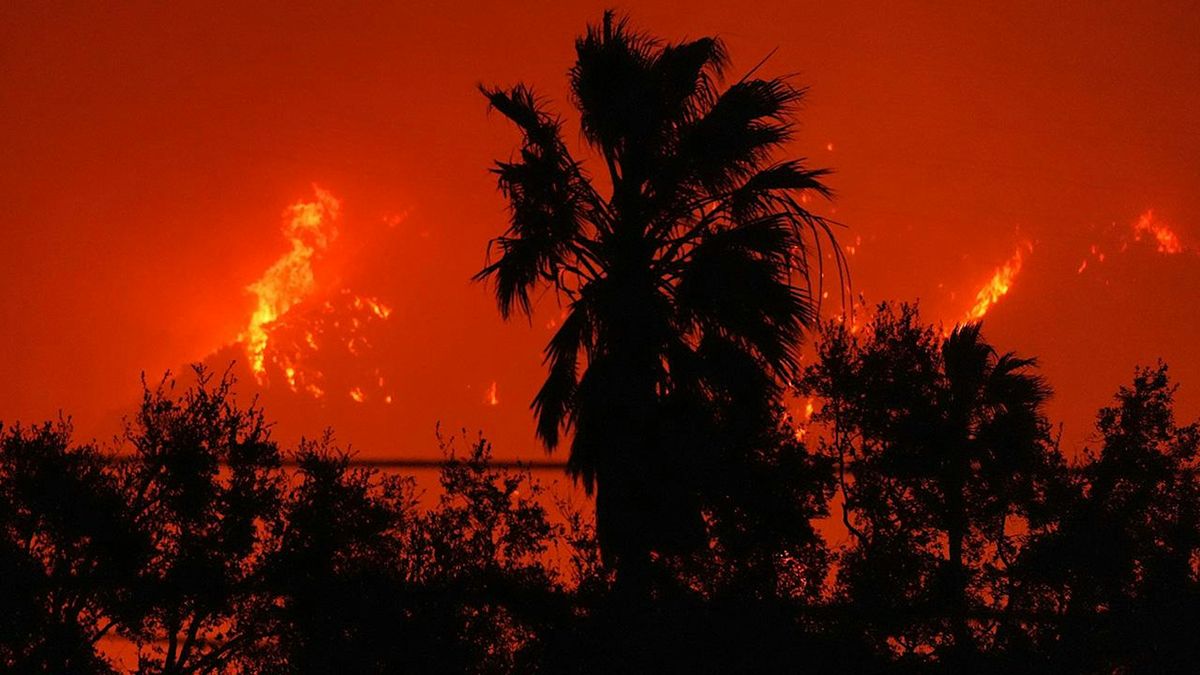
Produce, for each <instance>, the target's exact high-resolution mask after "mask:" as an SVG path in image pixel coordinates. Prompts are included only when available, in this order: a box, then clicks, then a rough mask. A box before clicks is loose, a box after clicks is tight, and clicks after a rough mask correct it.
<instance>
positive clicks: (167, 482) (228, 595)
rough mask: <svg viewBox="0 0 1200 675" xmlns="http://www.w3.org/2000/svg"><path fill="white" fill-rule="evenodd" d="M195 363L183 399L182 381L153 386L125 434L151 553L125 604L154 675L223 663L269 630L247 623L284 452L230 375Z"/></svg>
mask: <svg viewBox="0 0 1200 675" xmlns="http://www.w3.org/2000/svg"><path fill="white" fill-rule="evenodd" d="M194 370H195V376H196V383H195V384H194V385H193V386H191V387H188V388H187V389H186V390H184V391H183V392H182V393H181V394H175V392H174V391H173V388H174V385H175V383H174V381H169V382H166V381H165V382H163V383H161V384H159V385H158V386H157V387H155V388H153V389H152V388H149V387H146V388H145V390H144V394H143V398H142V403H141V407H140V409H139V410H138V413H137V415H136V416H135V417H134V418H133V419H132V420H131V421H130V423H129V426H128V430H127V431H126V442H127V443H128V445H129V446H130V447H131V448H132V451H133V456H132V461H130V462H129V463H128V464H127V465H126V467H127V470H126V472H125V474H124V476H123V477H122V480H123V490H124V494H125V498H126V499H127V501H128V504H129V508H131V509H132V512H133V522H134V523H135V524H136V526H137V527H138V528H139V529H140V530H142V531H143V532H144V533H146V535H147V536H148V537H149V538H150V541H151V545H152V553H151V555H150V557H149V560H148V561H147V564H146V565H145V566H144V567H143V569H142V570H141V572H140V575H139V577H138V580H137V584H136V585H135V586H134V589H133V591H134V592H133V593H131V595H130V598H129V601H128V602H127V603H126V604H125V605H124V606H122V607H121V608H120V611H121V613H122V615H123V616H122V619H123V628H125V630H126V632H127V634H128V636H129V637H130V638H131V639H133V640H134V641H136V642H137V643H138V645H139V661H140V669H141V670H143V671H148V672H163V673H182V672H198V671H199V672H212V671H216V670H220V669H221V668H222V666H223V665H224V664H225V663H227V662H230V661H233V660H235V659H236V657H237V656H238V655H239V654H240V653H242V652H244V651H245V650H248V649H251V648H252V647H253V646H254V643H255V642H256V641H257V640H259V639H261V638H263V637H265V636H264V635H263V634H262V630H261V629H262V627H261V626H259V625H255V624H253V623H251V622H243V621H241V620H240V619H241V618H243V617H247V616H249V612H248V611H246V610H247V608H249V607H250V606H252V605H253V604H254V603H255V602H259V601H261V595H260V592H259V591H260V589H261V584H260V573H261V570H262V563H263V559H264V546H266V545H267V543H268V539H269V537H270V532H271V530H272V528H273V527H274V523H275V522H276V520H277V518H278V515H279V506H280V495H281V490H282V487H283V485H282V475H281V473H280V471H279V467H280V454H279V449H278V448H277V447H276V445H275V443H274V442H272V441H271V440H270V438H269V432H268V427H267V424H266V422H265V421H264V419H263V415H262V411H261V410H260V409H259V408H257V407H256V406H253V405H251V406H250V407H247V408H242V407H239V406H238V404H237V402H236V400H235V399H234V396H233V392H232V387H233V378H232V376H230V375H229V374H228V373H227V374H226V375H225V376H224V377H222V378H221V379H220V380H219V381H214V380H213V377H212V374H211V373H210V372H208V371H206V370H204V369H203V368H202V367H199V366H197V367H195V369H194Z"/></svg>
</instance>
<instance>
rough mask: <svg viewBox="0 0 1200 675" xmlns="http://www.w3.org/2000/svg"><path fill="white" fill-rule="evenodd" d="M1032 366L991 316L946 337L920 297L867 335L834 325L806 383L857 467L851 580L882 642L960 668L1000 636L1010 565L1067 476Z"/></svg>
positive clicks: (851, 503) (850, 466)
mask: <svg viewBox="0 0 1200 675" xmlns="http://www.w3.org/2000/svg"><path fill="white" fill-rule="evenodd" d="M1033 366H1034V361H1033V360H1032V359H1022V358H1018V357H1016V356H1014V355H1013V354H1011V353H1010V354H1000V353H998V352H996V350H995V349H994V348H993V347H992V346H991V345H989V344H988V343H987V342H986V341H984V340H983V338H982V336H981V334H980V326H979V324H968V325H966V326H959V327H956V328H955V329H954V331H953V332H952V333H951V334H950V335H949V336H948V337H946V338H944V339H943V338H941V337H940V336H939V335H938V334H937V332H936V331H935V330H934V329H933V328H932V327H930V326H926V325H923V324H922V323H921V322H920V317H919V315H918V313H917V310H916V308H915V307H912V306H908V305H903V306H901V307H900V308H899V309H896V308H895V307H893V306H890V305H883V306H881V307H880V308H879V311H878V313H877V314H876V315H875V317H874V318H873V319H872V321H871V322H870V323H869V324H868V325H867V326H866V328H865V329H864V330H863V331H862V333H859V334H856V333H855V332H853V331H852V330H851V329H850V328H849V327H847V326H846V325H844V324H831V325H830V326H829V328H828V331H827V335H826V339H825V340H824V342H823V343H822V344H821V346H820V359H819V362H818V363H817V364H815V365H814V366H812V367H810V368H809V369H808V371H807V373H806V375H805V377H804V379H803V381H802V384H801V390H802V391H803V392H805V393H807V394H809V395H818V396H820V397H822V398H823V399H824V401H825V407H824V408H823V410H822V411H820V412H819V413H818V415H817V419H818V420H821V421H825V422H828V423H829V424H830V425H831V428H832V437H831V439H830V440H829V442H828V445H827V448H828V451H829V452H830V453H831V454H833V455H834V456H835V457H836V458H837V461H838V462H839V464H840V465H842V466H843V467H845V471H844V472H843V476H845V478H844V479H843V481H842V485H841V488H842V495H843V498H844V509H845V514H846V515H845V522H846V525H847V527H848V529H849V530H850V532H851V533H852V535H853V538H854V547H853V548H852V549H851V550H850V551H848V552H847V554H846V555H845V556H844V557H843V559H842V561H841V562H842V568H841V570H840V572H839V580H840V583H841V589H842V592H843V593H844V594H845V595H846V597H847V599H848V600H849V601H850V603H851V604H852V606H854V607H855V608H856V610H857V612H858V613H859V615H860V617H861V619H862V620H863V621H864V622H866V623H867V624H868V626H869V627H870V630H871V634H872V635H873V636H874V640H875V641H876V645H875V646H876V648H877V649H880V650H885V651H899V652H902V653H903V652H911V653H919V652H923V651H927V650H932V651H933V652H934V654H935V655H936V656H937V658H938V659H939V660H940V661H942V662H945V663H948V664H949V665H950V667H951V668H953V669H959V670H961V669H966V668H967V667H968V663H969V660H970V659H972V658H973V657H974V654H975V652H976V651H977V650H978V649H979V648H980V647H981V646H982V645H980V644H979V642H980V641H983V640H992V639H993V632H992V629H991V628H989V627H988V626H989V623H994V622H991V621H982V620H981V618H982V617H983V616H985V615H986V616H996V617H999V616H1002V613H1003V611H1004V610H1005V609H1006V608H1007V606H1008V601H1009V598H1010V595H1011V590H1012V589H1011V584H1012V582H1013V579H1012V578H1011V576H1010V575H1009V574H1008V569H1009V567H1010V566H1011V565H1012V564H1013V562H1014V559H1015V557H1016V556H1017V554H1018V553H1019V551H1020V549H1021V543H1022V542H1023V541H1024V540H1025V538H1026V537H1027V535H1028V532H1029V528H1031V527H1034V528H1036V527H1039V526H1041V525H1043V524H1044V520H1045V512H1046V507H1045V505H1044V503H1043V498H1044V495H1045V494H1047V491H1048V490H1052V489H1053V486H1054V485H1055V484H1056V482H1057V481H1060V480H1061V476H1062V467H1061V460H1060V458H1059V456H1058V454H1057V451H1056V448H1055V447H1054V446H1053V444H1052V443H1051V442H1050V441H1051V439H1050V436H1049V424H1048V423H1047V421H1046V419H1045V417H1044V414H1043V411H1042V405H1043V403H1044V401H1045V400H1046V398H1047V396H1048V395H1049V390H1048V388H1047V387H1046V385H1045V384H1044V383H1043V381H1042V380H1041V378H1040V377H1038V376H1037V375H1036V374H1034V373H1033V371H1032V368H1033Z"/></svg>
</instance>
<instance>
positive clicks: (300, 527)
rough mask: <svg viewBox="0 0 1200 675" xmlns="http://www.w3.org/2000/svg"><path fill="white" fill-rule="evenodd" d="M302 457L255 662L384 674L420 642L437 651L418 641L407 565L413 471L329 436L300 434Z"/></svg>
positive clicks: (267, 582) (269, 569)
mask: <svg viewBox="0 0 1200 675" xmlns="http://www.w3.org/2000/svg"><path fill="white" fill-rule="evenodd" d="M295 459H296V463H297V473H296V476H295V477H294V478H293V485H292V486H290V488H289V489H288V490H287V494H286V495H285V497H284V500H283V505H282V506H283V508H282V513H281V518H280V525H279V529H278V531H277V533H276V534H275V537H274V539H275V540H276V542H277V544H276V546H275V549H274V550H273V551H272V552H271V553H270V555H269V557H268V559H267V561H266V563H265V572H264V574H263V579H264V587H265V590H266V591H267V592H268V593H269V595H270V597H272V598H274V601H273V602H270V603H266V604H263V605H259V607H258V610H259V614H258V616H256V617H255V619H256V620H257V621H259V622H261V623H262V624H264V625H265V626H267V627H269V632H270V634H271V636H272V638H273V640H272V641H271V644H270V648H269V649H260V650H257V651H256V653H255V654H254V655H253V656H252V658H251V662H252V663H253V665H254V670H255V671H257V672H286V673H297V672H301V673H329V672H342V673H376V672H387V671H389V670H396V669H398V668H399V667H400V666H401V665H402V664H404V663H405V662H406V660H408V659H410V658H411V657H412V652H413V649H414V647H416V648H419V649H421V650H432V647H433V645H432V644H428V643H426V644H421V643H419V642H417V641H416V640H414V639H413V635H412V634H413V632H414V631H413V629H412V627H411V626H410V625H409V624H410V623H411V621H410V612H411V609H412V597H410V595H411V594H409V593H408V591H409V588H408V585H407V580H406V579H405V578H404V577H403V576H402V574H401V571H400V561H401V558H402V557H403V556H404V555H405V554H406V543H407V532H408V529H409V528H410V527H411V526H412V524H413V521H414V520H415V519H416V517H417V515H416V513H415V507H416V497H415V494H414V483H413V480H412V478H409V477H401V476H380V475H379V474H378V473H377V472H375V471H373V470H368V469H363V468H351V467H350V456H349V455H348V454H347V453H345V452H343V451H341V450H339V449H338V448H336V447H335V446H334V445H332V442H331V435H330V434H326V435H325V436H324V437H322V438H321V439H320V440H319V441H301V442H300V447H299V449H298V450H297V451H296V453H295ZM443 651H446V650H443Z"/></svg>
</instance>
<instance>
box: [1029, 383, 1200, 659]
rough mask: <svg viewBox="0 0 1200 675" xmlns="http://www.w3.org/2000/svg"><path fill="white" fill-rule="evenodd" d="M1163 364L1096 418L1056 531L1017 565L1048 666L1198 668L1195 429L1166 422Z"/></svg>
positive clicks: (1199, 446) (1169, 410) (1170, 404)
mask: <svg viewBox="0 0 1200 675" xmlns="http://www.w3.org/2000/svg"><path fill="white" fill-rule="evenodd" d="M1175 391H1176V386H1175V385H1173V384H1171V382H1170V380H1169V378H1168V376H1167V367H1166V366H1165V365H1163V364H1161V363H1160V364H1159V365H1158V366H1157V367H1155V368H1145V369H1139V370H1138V371H1137V373H1136V375H1135V377H1134V379H1133V385H1132V386H1130V387H1127V386H1122V387H1121V388H1120V390H1119V391H1118V392H1117V395H1116V397H1115V401H1114V402H1113V404H1112V405H1110V406H1108V407H1105V408H1104V409H1102V410H1101V411H1100V414H1099V416H1098V420H1097V428H1098V430H1099V434H1100V436H1099V441H1100V449H1099V452H1098V453H1094V452H1090V451H1089V452H1088V453H1087V455H1086V456H1085V461H1084V462H1083V463H1082V464H1081V465H1080V466H1079V467H1078V469H1077V471H1076V473H1075V481H1074V485H1073V488H1074V489H1073V490H1072V492H1071V493H1070V495H1069V498H1068V499H1065V500H1063V501H1062V513H1061V514H1060V518H1059V520H1060V524H1059V526H1058V527H1057V528H1056V529H1054V530H1053V531H1051V532H1048V533H1046V534H1045V535H1043V536H1042V537H1039V538H1038V539H1037V540H1036V541H1035V542H1034V544H1033V545H1032V546H1031V547H1030V550H1029V552H1028V554H1027V555H1026V556H1025V557H1024V559H1023V561H1022V565H1023V573H1024V574H1025V575H1026V576H1027V577H1028V579H1029V585H1030V588H1029V589H1028V591H1027V593H1026V596H1027V597H1026V600H1025V602H1026V604H1027V605H1028V606H1029V607H1030V608H1031V609H1033V610H1039V611H1042V612H1045V613H1048V614H1051V615H1053V616H1056V617H1057V618H1058V620H1057V621H1050V622H1046V623H1044V624H1042V625H1041V626H1039V630H1037V631H1036V632H1035V633H1034V638H1035V639H1037V648H1038V651H1039V652H1040V653H1042V654H1043V655H1044V656H1045V657H1047V658H1048V659H1049V663H1050V664H1051V665H1052V666H1053V667H1056V668H1074V669H1079V670H1087V671H1092V672H1101V671H1103V672H1146V673H1161V672H1188V671H1191V670H1194V668H1195V664H1196V663H1197V662H1198V661H1200V645H1198V644H1197V641H1196V636H1195V627H1196V626H1197V625H1200V483H1198V482H1197V473H1196V472H1197V469H1198V468H1200V467H1198V466H1197V461H1198V459H1200V457H1198V453H1200V424H1198V423H1195V422H1193V423H1191V424H1188V425H1185V426H1180V425H1178V424H1177V423H1176V421H1175V414H1174V396H1175Z"/></svg>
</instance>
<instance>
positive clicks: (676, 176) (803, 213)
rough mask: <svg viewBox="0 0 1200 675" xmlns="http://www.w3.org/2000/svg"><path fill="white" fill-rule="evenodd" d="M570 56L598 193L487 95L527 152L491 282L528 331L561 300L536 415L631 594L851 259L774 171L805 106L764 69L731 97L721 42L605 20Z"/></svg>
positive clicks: (536, 124) (677, 536)
mask: <svg viewBox="0 0 1200 675" xmlns="http://www.w3.org/2000/svg"><path fill="white" fill-rule="evenodd" d="M576 52H577V61H576V63H575V65H574V67H573V68H572V69H571V71H570V92H571V102H572V104H573V105H574V107H575V108H576V109H577V110H578V111H579V115H580V127H581V130H582V135H583V137H584V138H585V139H586V141H587V143H588V145H589V147H590V148H591V150H592V151H594V152H595V153H596V154H598V155H599V157H600V158H602V161H603V164H604V170H603V176H602V177H600V178H596V179H593V177H592V176H591V175H590V174H589V173H588V172H587V171H586V169H585V167H584V164H583V163H582V162H581V161H580V160H577V159H575V158H574V157H573V156H572V154H571V152H570V151H569V150H568V148H567V145H566V144H565V143H564V141H563V134H562V125H563V123H562V119H561V118H560V117H558V116H556V115H554V114H552V113H550V112H548V111H547V109H546V107H545V105H544V101H543V100H541V99H539V98H538V97H537V96H536V95H535V94H534V92H533V91H532V90H531V89H530V88H528V87H526V86H525V85H521V84H518V85H516V86H514V87H512V88H509V89H502V88H487V87H482V88H481V90H482V91H483V93H484V94H485V95H486V96H487V98H488V100H489V101H490V103H491V107H492V108H493V109H495V110H498V111H500V113H502V114H503V115H504V116H505V117H507V118H509V119H510V120H511V121H512V122H514V123H515V124H516V125H517V126H518V127H519V129H520V131H521V133H522V135H523V142H522V144H521V147H520V152H519V153H518V154H517V156H516V157H515V158H513V159H511V160H509V161H502V162H497V164H496V167H495V168H494V172H495V173H496V175H497V177H498V183H499V187H500V190H501V192H502V193H503V195H504V196H505V197H506V198H507V200H508V202H509V206H510V210H511V225H510V227H509V228H508V230H507V231H506V232H505V233H504V234H503V235H502V236H500V237H498V238H497V239H495V240H494V241H493V242H492V243H493V245H495V246H496V247H497V248H498V250H499V253H500V255H499V257H498V258H497V259H495V260H494V261H489V264H488V265H487V266H486V267H485V268H484V269H483V270H482V271H481V272H480V273H479V274H478V275H477V278H478V279H491V280H492V281H493V282H494V285H495V292H496V300H497V304H498V306H499V310H500V312H501V314H502V315H503V316H504V317H505V318H508V317H510V316H511V315H512V314H513V313H515V312H519V313H523V314H526V315H529V314H531V312H532V310H533V307H532V301H531V297H530V294H531V292H532V291H533V290H535V289H536V288H539V287H548V288H552V289H554V291H555V292H556V295H557V297H558V298H559V300H560V302H565V305H566V306H565V308H564V309H565V315H564V318H563V320H562V322H561V325H560V326H559V327H558V330H557V332H556V333H555V334H554V336H553V337H552V338H551V340H550V342H549V344H548V345H547V347H546V349H545V363H546V365H547V368H548V374H547V378H546V381H545V383H544V384H543V386H542V388H541V390H540V391H539V392H538V394H537V396H536V397H535V399H534V401H533V405H532V407H533V410H534V413H535V416H536V418H537V432H538V435H539V437H540V438H541V439H542V441H543V442H544V444H545V445H546V447H547V449H548V450H553V449H554V448H556V447H557V446H558V445H559V442H560V439H561V438H562V435H563V434H573V437H572V438H571V443H570V457H569V461H568V467H569V470H570V472H571V473H572V475H573V476H575V477H576V478H578V479H581V480H582V482H583V484H584V486H585V488H586V489H587V490H588V492H589V493H592V492H593V491H594V493H595V497H596V510H597V534H598V537H599V541H600V544H601V547H602V550H603V552H604V555H605V558H606V560H607V561H608V562H609V563H610V564H613V565H614V566H616V567H617V569H618V578H620V577H621V576H622V575H624V576H629V575H631V574H633V572H632V570H633V569H634V568H640V567H642V566H643V565H644V564H645V562H646V560H647V559H648V556H649V553H650V552H651V551H658V552H669V551H673V550H682V549H686V547H688V546H692V545H695V544H696V543H697V542H698V541H699V540H700V539H701V538H702V537H703V522H702V520H701V511H700V505H701V502H702V498H703V497H702V493H703V485H704V483H705V481H706V480H708V478H710V477H711V476H713V475H714V473H717V472H719V471H720V468H721V449H720V447H718V446H720V445H721V443H720V442H718V441H717V439H719V438H722V437H724V438H729V437H730V434H728V433H727V432H728V430H729V429H731V428H733V427H735V426H737V424H739V423H740V422H744V421H745V420H747V419H751V418H761V417H762V416H763V415H765V414H767V411H768V409H770V408H771V404H772V403H773V402H775V401H776V400H777V396H778V394H779V391H780V389H781V383H783V382H785V381H786V380H787V378H789V377H790V376H791V375H792V374H793V373H794V372H795V370H796V366H797V358H796V345H797V343H798V341H799V340H800V338H801V331H802V329H803V328H804V327H805V326H807V325H808V324H809V322H810V320H811V319H812V318H813V316H814V307H815V300H814V295H815V293H814V292H813V291H814V289H813V285H812V283H811V282H810V280H811V279H812V277H813V276H814V275H812V274H810V272H811V271H812V265H810V258H814V257H815V258H816V260H817V264H818V265H819V264H820V260H821V256H822V255H823V254H824V251H823V250H822V248H821V241H822V239H823V238H827V239H828V240H829V243H830V253H829V255H830V256H831V257H832V258H833V259H834V260H836V261H837V265H838V271H839V279H840V278H841V277H840V273H841V271H842V262H843V261H842V258H841V253H840V251H839V249H838V248H837V245H836V241H835V240H834V238H833V236H832V233H831V231H830V226H829V224H828V223H827V221H825V220H823V219H822V218H820V217H817V216H815V215H813V214H812V213H810V212H809V211H808V210H807V209H806V208H805V207H804V206H803V202H804V201H806V200H807V195H808V194H809V193H815V194H816V195H819V196H823V197H828V196H829V195H830V192H829V190H828V189H827V188H826V187H825V185H824V184H823V183H822V182H821V179H822V177H823V176H825V175H826V174H827V173H828V172H827V171H826V170H822V169H815V170H814V169H809V168H806V166H805V165H804V163H803V162H802V161H799V160H790V161H775V160H774V159H773V155H774V153H775V151H776V150H778V149H779V148H780V147H781V146H783V145H784V144H785V143H786V142H787V141H788V140H789V139H790V138H791V137H792V124H791V120H792V116H793V113H794V112H795V109H796V107H797V104H798V103H799V102H800V100H801V98H802V96H803V93H804V91H803V90H802V89H799V88H796V87H794V86H792V84H791V83H790V82H789V81H788V80H786V79H782V78H775V79H758V78H755V77H754V71H751V72H750V73H747V74H746V75H745V76H744V77H742V78H741V79H739V80H738V81H736V82H734V83H733V84H731V85H729V86H728V87H725V88H723V89H722V88H721V86H720V83H721V80H722V73H723V72H724V70H725V68H726V66H727V64H728V58H727V55H726V52H725V48H724V46H723V44H722V42H721V41H720V40H718V39H716V38H701V39H698V40H693V41H689V42H681V43H678V44H664V43H662V42H660V41H658V40H656V39H653V38H651V37H648V36H646V35H643V34H640V33H638V32H635V31H633V30H631V29H630V28H629V27H628V25H627V22H626V20H624V19H616V18H614V15H613V13H612V12H611V11H609V12H605V14H604V17H603V21H602V23H601V25H599V26H590V27H589V28H588V30H587V32H586V34H585V35H584V36H582V37H580V38H579V39H577V41H576ZM755 70H757V68H756V69H755ZM605 193H607V194H605ZM813 254H815V255H813ZM818 283H819V281H818ZM818 291H819V289H818Z"/></svg>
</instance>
